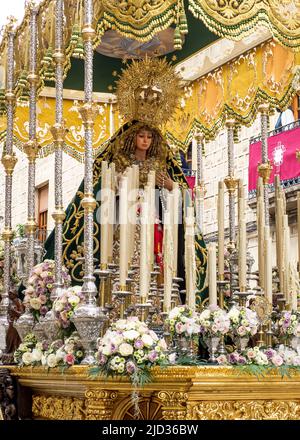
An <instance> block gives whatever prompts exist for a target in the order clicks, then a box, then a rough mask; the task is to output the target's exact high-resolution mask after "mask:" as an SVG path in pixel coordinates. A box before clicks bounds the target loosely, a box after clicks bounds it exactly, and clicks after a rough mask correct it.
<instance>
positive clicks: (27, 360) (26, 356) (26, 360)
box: [22, 351, 32, 365]
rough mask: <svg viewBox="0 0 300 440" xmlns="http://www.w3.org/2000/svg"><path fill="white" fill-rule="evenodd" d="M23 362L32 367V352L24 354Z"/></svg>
mask: <svg viewBox="0 0 300 440" xmlns="http://www.w3.org/2000/svg"><path fill="white" fill-rule="evenodd" d="M22 362H23V363H24V364H25V365H30V364H31V363H32V354H31V353H30V351H26V352H25V353H23V355H22Z"/></svg>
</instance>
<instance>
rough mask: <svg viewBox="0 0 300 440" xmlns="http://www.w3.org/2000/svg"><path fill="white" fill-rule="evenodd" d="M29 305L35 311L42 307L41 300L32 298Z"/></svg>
mask: <svg viewBox="0 0 300 440" xmlns="http://www.w3.org/2000/svg"><path fill="white" fill-rule="evenodd" d="M29 304H30V307H32V308H33V309H34V310H39V309H40V307H41V305H42V303H41V300H40V298H30V301H29Z"/></svg>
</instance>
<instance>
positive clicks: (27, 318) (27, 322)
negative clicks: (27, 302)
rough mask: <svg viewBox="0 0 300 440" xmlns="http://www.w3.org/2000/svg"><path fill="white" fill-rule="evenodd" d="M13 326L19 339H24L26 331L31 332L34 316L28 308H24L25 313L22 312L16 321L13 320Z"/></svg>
mask: <svg viewBox="0 0 300 440" xmlns="http://www.w3.org/2000/svg"><path fill="white" fill-rule="evenodd" d="M14 327H15V329H16V330H17V332H18V334H19V336H20V338H21V341H23V340H24V338H25V336H26V335H28V333H31V332H32V329H33V327H34V318H33V316H32V313H31V312H30V311H29V308H26V309H25V313H23V315H21V316H20V318H19V319H18V320H17V321H14Z"/></svg>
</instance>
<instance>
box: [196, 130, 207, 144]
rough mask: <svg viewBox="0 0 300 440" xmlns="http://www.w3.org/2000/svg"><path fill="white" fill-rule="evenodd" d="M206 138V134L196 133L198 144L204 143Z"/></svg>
mask: <svg viewBox="0 0 300 440" xmlns="http://www.w3.org/2000/svg"><path fill="white" fill-rule="evenodd" d="M204 138H205V136H204V134H203V133H202V132H201V131H197V132H196V133H195V139H196V141H197V143H198V144H200V143H202V142H203V141H204Z"/></svg>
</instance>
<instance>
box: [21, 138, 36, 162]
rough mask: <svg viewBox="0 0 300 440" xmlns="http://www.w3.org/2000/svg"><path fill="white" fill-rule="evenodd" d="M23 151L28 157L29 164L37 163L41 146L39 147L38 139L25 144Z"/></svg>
mask: <svg viewBox="0 0 300 440" xmlns="http://www.w3.org/2000/svg"><path fill="white" fill-rule="evenodd" d="M23 149H24V152H25V154H26V155H27V157H28V160H29V162H30V163H33V162H35V160H36V158H37V155H38V151H39V145H38V143H37V141H36V139H32V140H29V141H27V142H26V143H25V144H24V147H23Z"/></svg>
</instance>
